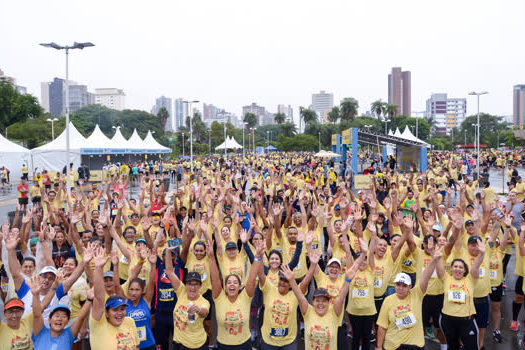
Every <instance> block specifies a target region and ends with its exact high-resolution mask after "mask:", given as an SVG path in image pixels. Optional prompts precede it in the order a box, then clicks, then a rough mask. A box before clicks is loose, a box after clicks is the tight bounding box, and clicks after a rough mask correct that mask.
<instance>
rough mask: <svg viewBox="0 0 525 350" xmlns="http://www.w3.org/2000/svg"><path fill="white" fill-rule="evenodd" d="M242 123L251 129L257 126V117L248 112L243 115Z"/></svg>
mask: <svg viewBox="0 0 525 350" xmlns="http://www.w3.org/2000/svg"><path fill="white" fill-rule="evenodd" d="M243 121H244V122H245V123H246V124H247V127H248V128H253V127H254V126H255V125H257V116H256V115H255V114H253V113H250V112H248V113H246V114H245V115H244V119H243Z"/></svg>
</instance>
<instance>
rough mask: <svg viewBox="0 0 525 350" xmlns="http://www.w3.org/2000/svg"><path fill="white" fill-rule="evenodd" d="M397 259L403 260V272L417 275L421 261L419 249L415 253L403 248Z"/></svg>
mask: <svg viewBox="0 0 525 350" xmlns="http://www.w3.org/2000/svg"><path fill="white" fill-rule="evenodd" d="M416 245H417V242H416ZM397 259H398V260H401V261H400V262H401V272H405V273H415V272H417V266H418V263H419V260H421V254H420V253H419V249H417V247H416V249H415V250H414V251H413V252H410V251H409V250H408V248H403V247H402V248H401V251H400V252H399V256H398V257H397Z"/></svg>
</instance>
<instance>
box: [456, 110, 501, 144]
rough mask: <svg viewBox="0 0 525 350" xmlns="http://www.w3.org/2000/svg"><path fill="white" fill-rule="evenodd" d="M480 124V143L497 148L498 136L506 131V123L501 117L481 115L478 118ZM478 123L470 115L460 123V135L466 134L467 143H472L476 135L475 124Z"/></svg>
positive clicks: (476, 118) (474, 116) (475, 116)
mask: <svg viewBox="0 0 525 350" xmlns="http://www.w3.org/2000/svg"><path fill="white" fill-rule="evenodd" d="M479 122H480V129H479V133H480V135H481V136H480V143H481V144H488V145H489V146H490V147H497V143H498V141H497V138H498V134H499V133H500V132H501V131H503V130H505V129H507V123H506V122H504V121H503V118H502V117H498V116H494V115H490V114H486V113H482V114H480V116H479ZM477 123H478V117H477V115H471V116H469V117H467V118H465V120H464V121H463V122H462V123H461V134H462V135H464V133H465V131H466V132H467V143H474V140H475V135H476V127H475V126H474V125H475V124H477Z"/></svg>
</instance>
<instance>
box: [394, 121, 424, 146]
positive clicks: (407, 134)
mask: <svg viewBox="0 0 525 350" xmlns="http://www.w3.org/2000/svg"><path fill="white" fill-rule="evenodd" d="M401 137H403V138H404V139H407V140H410V141H415V142H419V143H422V144H425V145H426V146H427V147H429V146H430V145H429V144H428V143H426V142H425V141H423V140H421V139H419V138H417V137H415V136H414V134H412V132H411V131H410V128H409V127H408V125H407V126H405V130H404V131H403V134H402V135H401Z"/></svg>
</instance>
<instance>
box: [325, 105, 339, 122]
mask: <svg viewBox="0 0 525 350" xmlns="http://www.w3.org/2000/svg"><path fill="white" fill-rule="evenodd" d="M339 118H341V110H340V109H339V107H338V106H334V107H333V108H332V110H331V111H330V112H328V121H329V122H330V123H334V124H335V123H337V120H338V119H339Z"/></svg>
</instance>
